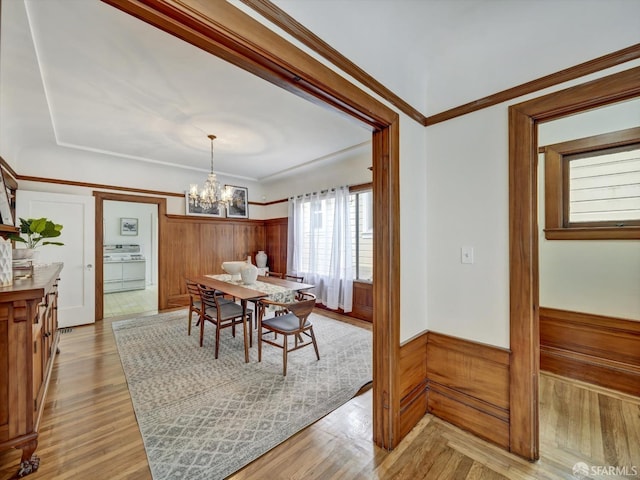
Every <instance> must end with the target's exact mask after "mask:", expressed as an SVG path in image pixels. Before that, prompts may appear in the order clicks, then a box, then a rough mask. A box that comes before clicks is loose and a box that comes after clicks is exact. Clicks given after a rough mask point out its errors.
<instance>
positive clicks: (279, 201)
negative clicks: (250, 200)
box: [260, 198, 289, 207]
mask: <svg viewBox="0 0 640 480" xmlns="http://www.w3.org/2000/svg"><path fill="white" fill-rule="evenodd" d="M288 201H289V199H288V198H281V199H280V200H272V201H270V202H263V203H261V204H260V205H262V206H265V207H266V206H267V205H275V204H276V203H285V202H288Z"/></svg>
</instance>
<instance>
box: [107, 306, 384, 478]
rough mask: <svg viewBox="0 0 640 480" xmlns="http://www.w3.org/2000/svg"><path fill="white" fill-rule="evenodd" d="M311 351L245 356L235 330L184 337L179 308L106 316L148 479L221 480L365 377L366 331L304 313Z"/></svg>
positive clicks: (368, 367) (266, 350)
mask: <svg viewBox="0 0 640 480" xmlns="http://www.w3.org/2000/svg"><path fill="white" fill-rule="evenodd" d="M311 320H312V321H313V325H314V331H315V333H316V338H317V341H318V348H319V350H320V360H319V361H318V360H316V357H315V352H314V350H313V347H308V348H303V349H302V350H298V351H295V352H292V353H290V355H289V358H288V362H287V363H288V364H287V376H286V377H283V376H282V350H280V349H278V348H275V347H272V346H270V345H263V349H262V354H263V355H262V362H260V363H258V354H257V345H256V341H255V340H256V338H255V337H256V331H255V330H254V332H253V333H254V345H253V348H251V349H250V362H249V363H245V362H244V344H243V340H242V329H239V330H240V331H239V332H237V333H236V337H235V338H234V337H232V335H231V329H230V328H226V329H223V330H222V332H221V340H220V354H219V358H218V360H215V359H214V333H215V331H214V328H213V325H211V324H207V325H206V327H205V342H204V346H203V347H202V348H200V347H199V330H198V329H197V328H196V329H195V332H194V331H193V330H192V335H191V336H188V335H187V311H186V310H184V311H183V310H181V311H176V312H171V313H164V314H159V315H154V316H150V317H140V318H135V319H130V320H123V321H119V322H114V323H113V330H114V334H115V338H116V344H117V346H118V352H119V354H120V359H121V361H122V366H123V368H124V372H125V375H126V378H127V383H128V385H129V391H130V392H131V398H132V400H133V406H134V409H135V413H136V417H137V420H138V424H139V426H140V432H141V433H142V438H143V441H144V445H145V450H146V452H147V457H148V460H149V465H150V467H151V473H152V475H153V478H154V479H155V480H162V479H169V478H172V479H173V478H185V479H186V478H188V479H189V480H197V479H209V480H210V479H223V478H225V477H227V476H229V475H231V474H232V473H234V472H236V471H237V470H239V469H241V468H242V467H243V466H245V465H247V464H248V463H250V462H251V461H253V460H255V459H256V458H258V457H259V456H261V455H263V454H264V453H265V452H267V451H268V450H270V449H272V448H273V447H275V446H276V445H278V444H279V443H281V442H283V441H284V440H286V439H287V438H289V437H290V436H292V435H293V434H295V433H296V432H298V431H300V430H302V429H303V428H305V427H306V426H308V425H310V424H311V423H313V422H315V421H316V420H318V419H320V418H322V417H323V416H325V415H326V414H328V413H329V412H331V411H332V410H335V409H336V408H337V407H339V406H340V405H342V404H344V403H345V402H347V401H348V400H349V399H351V398H352V397H353V396H354V395H355V394H356V393H357V391H358V390H359V389H360V388H361V387H362V386H363V385H365V384H366V383H367V382H369V381H371V379H372V378H373V373H372V335H371V332H370V331H368V330H365V329H362V328H358V327H355V326H352V325H349V324H346V323H343V322H339V321H336V320H332V319H330V318H327V317H324V316H322V315H318V314H315V313H314V314H312V316H311Z"/></svg>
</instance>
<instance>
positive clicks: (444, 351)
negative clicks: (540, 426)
mask: <svg viewBox="0 0 640 480" xmlns="http://www.w3.org/2000/svg"><path fill="white" fill-rule="evenodd" d="M509 355H510V353H509V351H508V350H505V349H502V348H498V347H494V346H491V345H485V344H481V343H477V342H472V341H469V340H464V339H460V338H455V337H451V336H448V335H442V334H439V333H436V332H424V333H422V334H420V335H418V336H416V337H414V338H412V339H411V340H410V341H408V342H405V343H404V344H403V345H401V347H400V431H401V435H402V436H404V435H406V434H407V433H408V432H409V431H410V430H411V429H412V428H413V427H414V426H415V425H416V424H417V423H418V421H419V420H420V419H421V418H422V417H423V416H424V415H425V414H426V413H431V414H433V415H435V416H437V417H440V418H442V419H443V420H446V421H447V422H449V423H452V424H454V425H456V426H458V427H460V428H463V429H465V430H468V431H470V432H472V433H474V434H475V435H477V436H479V437H481V438H484V439H486V440H489V441H491V442H493V443H495V444H497V445H499V446H501V447H503V448H509Z"/></svg>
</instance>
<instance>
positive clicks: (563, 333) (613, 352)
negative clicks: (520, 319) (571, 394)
mask: <svg viewBox="0 0 640 480" xmlns="http://www.w3.org/2000/svg"><path fill="white" fill-rule="evenodd" d="M540 368H541V369H542V370H546V371H549V372H553V373H556V374H558V375H563V376H566V377H569V378H574V379H576V380H581V381H585V382H589V383H593V384H595V385H600V386H602V387H606V388H610V389H613V390H618V391H621V392H624V393H628V394H631V395H638V393H639V392H640V322H637V321H633V320H624V319H619V318H611V317H606V316H601V315H591V314H587V313H580V312H572V311H566V310H559V309H553V308H540Z"/></svg>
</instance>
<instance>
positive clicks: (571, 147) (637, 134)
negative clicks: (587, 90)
mask: <svg viewBox="0 0 640 480" xmlns="http://www.w3.org/2000/svg"><path fill="white" fill-rule="evenodd" d="M638 142H640V127H635V128H630V129H627V130H620V131H617V132H611V133H606V134H602V135H594V136H591V137H586V138H581V139H577V140H571V141H568V142H562V143H556V144H553V145H546V146H543V147H540V148H539V150H538V152H539V153H544V159H545V160H544V161H545V165H544V166H545V168H544V177H545V188H544V198H545V206H544V210H545V211H544V215H545V228H544V234H545V238H546V239H547V240H638V239H640V226H639V225H624V226H613V225H606V224H603V223H596V222H592V223H590V224H587V223H580V224H576V223H573V224H570V223H569V216H568V198H566V197H567V195H565V192H567V190H568V187H569V179H568V161H567V160H566V159H565V157H567V156H570V155H576V154H580V153H586V152H592V151H594V150H605V149H610V148H615V147H624V146H626V145H631V144H634V143H638Z"/></svg>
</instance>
